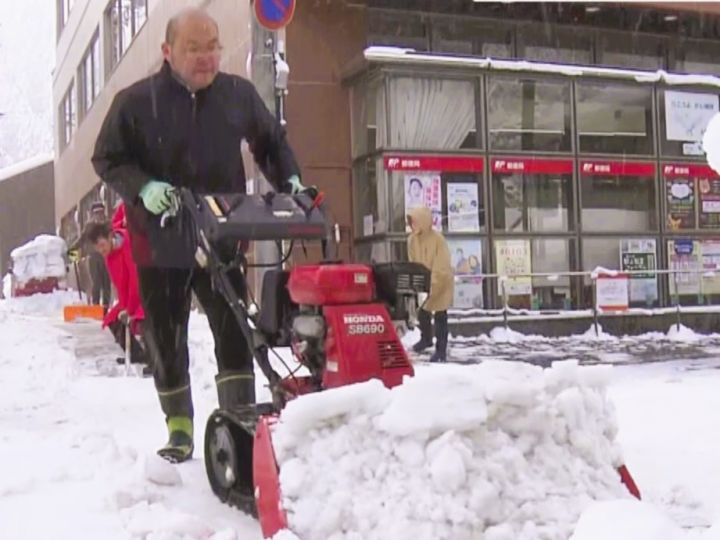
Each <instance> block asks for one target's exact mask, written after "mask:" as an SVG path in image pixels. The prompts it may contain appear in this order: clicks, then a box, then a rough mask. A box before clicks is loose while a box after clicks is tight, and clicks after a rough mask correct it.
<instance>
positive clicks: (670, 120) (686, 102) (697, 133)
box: [665, 90, 718, 141]
mask: <svg viewBox="0 0 720 540" xmlns="http://www.w3.org/2000/svg"><path fill="white" fill-rule="evenodd" d="M717 112H718V96H717V95H716V94H698V93H696V92H676V91H672V90H666V91H665V119H666V122H665V136H666V138H667V140H668V141H700V140H702V136H703V134H704V133H705V128H706V127H707V125H708V122H710V119H711V118H712V117H713V116H714V115H715V113H717Z"/></svg>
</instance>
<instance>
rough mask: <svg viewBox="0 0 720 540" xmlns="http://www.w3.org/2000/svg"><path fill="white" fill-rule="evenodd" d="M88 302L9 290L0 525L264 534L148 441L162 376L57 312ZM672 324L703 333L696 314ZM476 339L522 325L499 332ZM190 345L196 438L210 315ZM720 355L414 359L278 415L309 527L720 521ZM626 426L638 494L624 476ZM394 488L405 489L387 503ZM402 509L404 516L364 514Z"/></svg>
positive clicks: (193, 470)
mask: <svg viewBox="0 0 720 540" xmlns="http://www.w3.org/2000/svg"><path fill="white" fill-rule="evenodd" d="M75 301H77V296H76V295H73V294H72V293H56V294H54V295H51V296H37V297H31V298H20V299H11V300H4V301H0V381H2V382H3V391H2V392H0V538H2V539H23V540H24V539H36V538H37V539H65V538H67V539H73V540H77V539H79V538H118V539H126V538H142V539H146V540H159V539H162V540H169V539H214V540H231V539H250V540H252V539H259V538H261V534H260V530H259V527H258V525H257V523H256V522H255V521H254V520H252V519H250V518H249V517H247V516H245V515H243V514H242V513H240V512H238V511H237V510H235V509H232V508H229V507H226V506H224V505H222V504H221V503H219V502H218V501H217V500H216V499H215V497H214V496H213V495H212V493H211V491H210V488H209V486H208V483H207V479H206V477H205V471H204V466H203V462H202V455H201V453H202V449H201V448H198V452H197V455H196V459H194V460H193V461H192V462H190V463H185V464H182V465H179V466H171V465H167V464H165V463H164V462H161V461H159V460H158V459H157V458H156V457H155V455H154V452H155V450H156V448H158V446H160V445H161V444H162V443H163V442H164V425H163V419H162V416H161V413H160V410H159V406H158V404H157V397H156V395H155V392H154V389H153V384H152V380H151V379H146V378H140V377H132V376H131V377H127V376H125V375H124V373H123V370H122V368H121V367H120V366H118V365H117V364H116V362H115V356H117V353H118V350H117V349H115V345H114V344H113V343H112V340H111V338H110V336H109V334H107V333H103V332H101V331H100V329H99V328H98V326H97V323H93V322H80V323H75V324H71V325H68V324H65V323H63V322H62V321H61V306H62V305H63V304H66V303H71V302H75ZM660 337H661V336H655V339H659V338H660ZM411 338H412V336H409V337H408V339H411ZM668 338H670V339H675V340H676V341H677V340H681V341H690V340H695V342H696V343H697V342H698V340H700V343H702V339H701V338H699V337H698V336H695V335H693V334H691V333H690V332H688V331H686V330H682V331H681V332H680V333H679V334H678V333H677V332H675V333H671V334H670V336H666V337H665V339H668ZM478 339H482V340H485V339H487V340H491V341H492V340H495V342H496V343H497V344H500V343H505V345H506V346H507V345H508V344H509V341H512V340H515V341H516V342H517V343H518V344H522V343H523V341H524V340H523V338H522V337H519V336H515V335H513V334H508V333H507V332H504V331H503V330H497V331H496V332H494V333H493V335H491V336H487V337H483V338H478ZM531 339H532V338H531ZM535 339H539V338H535ZM575 340H576V341H578V342H583V341H584V342H586V343H588V344H590V345H592V344H593V343H594V342H593V341H592V338H591V337H590V336H585V337H576V338H575ZM595 343H597V342H595ZM456 345H458V346H459V342H456ZM465 345H467V346H470V345H471V344H470V343H466V344H465ZM190 348H191V356H192V368H191V375H192V379H193V392H194V397H195V403H196V415H197V416H196V417H197V425H196V432H197V434H196V444H197V445H199V446H201V441H202V431H203V428H204V425H203V423H204V422H203V420H204V418H206V417H207V415H208V413H209V412H210V411H211V409H212V407H213V406H214V404H215V400H216V397H215V388H214V381H213V375H214V373H215V365H214V360H213V355H212V339H211V335H210V332H209V329H208V328H207V324H206V322H205V321H204V319H203V318H202V317H201V316H196V315H193V317H192V320H191V329H190ZM464 354H466V355H468V356H469V355H471V354H472V352H471V349H470V348H465V349H464ZM719 367H720V359H718V360H715V359H714V358H703V359H699V360H681V361H667V362H663V363H652V364H630V365H625V364H623V365H615V366H594V367H578V366H576V365H575V364H573V363H572V362H565V363H562V364H556V365H555V366H554V367H553V368H550V369H544V370H543V369H542V368H540V367H537V366H532V365H528V364H525V363H515V362H484V363H482V364H480V365H470V366H466V365H449V366H427V365H418V369H417V371H418V376H417V377H416V380H414V381H412V384H406V385H404V386H402V387H399V388H398V389H395V390H393V391H387V390H385V389H384V388H382V387H380V386H379V385H377V384H374V383H366V384H365V385H357V386H355V387H352V388H345V389H340V390H338V391H333V392H327V393H325V394H323V395H316V396H308V398H309V399H305V398H302V399H301V400H298V401H297V402H296V403H294V404H293V406H292V407H290V408H288V414H287V415H285V416H284V417H283V419H282V422H281V424H280V426H279V427H278V431H277V433H276V435H277V437H278V446H279V456H280V460H281V461H282V462H283V464H284V466H283V469H282V474H283V485H284V488H285V491H286V497H287V499H286V501H285V502H286V506H287V507H288V509H289V511H290V512H289V513H290V522H291V524H292V525H294V526H295V527H296V529H302V530H303V532H304V533H305V535H304V536H302V538H303V539H304V540H307V539H309V538H332V539H338V540H339V539H348V540H349V539H351V538H352V539H360V538H374V537H377V538H380V537H382V538H399V539H401V538H407V537H409V535H412V537H413V538H414V539H415V538H417V539H422V538H463V537H464V538H478V539H482V540H505V539H507V540H511V539H513V540H514V539H517V538H525V539H528V540H529V539H538V540H541V539H548V540H549V539H555V538H565V537H567V535H568V534H571V531H573V529H575V531H574V533H572V536H571V538H572V539H573V540H596V539H598V540H599V539H603V540H606V539H609V538H613V539H618V540H623V539H626V540H630V539H632V540H650V539H653V540H655V539H657V540H673V539H675V538H677V539H697V538H701V539H702V540H710V539H718V538H720V528H719V527H713V528H710V525H712V524H713V523H715V522H716V521H718V519H719V518H720V481H718V479H719V478H720V461H719V460H718V459H717V456H718V455H720V429H718V428H717V426H716V423H715V422H714V420H713V419H714V413H715V411H717V410H719V409H720V394H719V393H718V392H717V391H716V389H717V387H718V385H720V371H719V370H718V369H717V368H719ZM260 385H261V381H260V380H258V386H259V388H258V390H259V391H260V390H263V389H262V388H260ZM303 400H305V401H303ZM613 409H614V410H615V414H613ZM409 410H412V411H414V412H415V414H408V411H409ZM531 412H532V413H533V414H534V416H532V417H529V416H528V414H529V413H531ZM343 419H344V421H343ZM333 422H334V425H335V428H333V429H330V428H329V427H328V426H331V425H333ZM476 426H477V427H476ZM616 429H617V437H615V430H616ZM298 432H301V433H303V434H304V433H307V434H308V437H299V438H298V437H297V433H298ZM563 441H564V442H563ZM328 442H330V443H331V444H332V446H327V444H328ZM616 443H619V448H620V449H621V451H622V455H623V457H624V461H625V463H627V465H628V467H629V469H630V471H631V472H632V474H633V475H634V477H635V479H636V481H637V482H638V485H639V487H640V489H641V491H642V493H643V503H639V502H637V501H634V500H633V499H631V498H629V497H628V496H627V494H626V492H625V491H624V490H623V489H622V486H621V485H620V484H619V482H618V481H617V478H615V476H614V475H613V474H611V473H612V472H613V471H612V469H609V466H610V464H612V463H613V459H614V457H615V452H616ZM323 451H324V454H323V457H322V460H321V459H320V457H319V456H320V455H321V453H322V452H323ZM308 456H310V457H313V456H317V458H318V461H316V460H315V459H308ZM333 456H334V458H335V459H336V465H330V463H329V462H328V460H330V459H331V457H333ZM323 460H324V462H323V467H320V466H319V465H318V463H319V462H322V461H323ZM362 460H364V461H362ZM553 467H555V468H556V469H555V470H553V469H552V468H553ZM323 470H325V471H328V472H331V473H332V476H322V474H321V472H322V471H323ZM608 471H610V472H608ZM308 474H309V475H310V476H309V478H312V481H308ZM348 478H355V479H356V480H357V481H356V482H355V483H354V484H350V485H348V484H347V480H348ZM571 478H572V479H574V480H575V481H574V482H571V481H570V479H571ZM343 482H345V483H343ZM468 486H469V489H466V488H468ZM323 490H326V491H323ZM327 490H330V491H327ZM333 490H335V491H334V492H333ZM322 493H324V494H325V496H326V498H325V499H324V500H322V499H319V497H321V496H323V495H321V494H322ZM393 497H396V498H395V499H393ZM593 498H598V499H602V501H601V502H598V503H593V502H592V499H593ZM319 500H322V501H323V504H319V505H318V501H319ZM394 500H395V501H396V500H403V501H404V503H403V504H402V505H398V506H396V507H394V508H390V507H388V506H387V505H386V506H383V504H382V501H394ZM560 502H562V503H564V504H560ZM347 509H353V510H352V512H349V511H348V510H347ZM348 512H349V513H348ZM498 516H501V518H502V519H501V520H498ZM321 517H322V518H323V519H324V521H323V520H321V519H319V518H321ZM578 517H579V523H578V524H577V527H576V526H575V521H576V520H577V519H578ZM316 518H318V519H316ZM392 523H397V524H401V525H398V527H397V529H395V530H392V531H386V532H385V535H382V534H379V533H378V531H377V530H374V531H371V528H372V527H378V526H380V525H382V526H383V527H387V526H390V525H389V524H392ZM475 526H477V527H479V528H477V529H473V527H475ZM318 527H319V529H318ZM313 528H316V529H317V530H315V531H314V532H313ZM480 530H484V533H483V535H481V534H480V532H479V531H480ZM318 531H319V532H318ZM368 531H370V532H368ZM428 531H430V532H428ZM296 532H299V530H296ZM463 534H465V536H463ZM287 536H289V535H287Z"/></svg>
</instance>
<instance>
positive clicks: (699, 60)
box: [673, 40, 720, 75]
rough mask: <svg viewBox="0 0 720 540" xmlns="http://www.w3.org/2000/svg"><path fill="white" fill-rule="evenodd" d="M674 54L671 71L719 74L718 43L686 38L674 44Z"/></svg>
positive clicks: (719, 56)
mask: <svg viewBox="0 0 720 540" xmlns="http://www.w3.org/2000/svg"><path fill="white" fill-rule="evenodd" d="M674 51H675V54H676V58H675V65H674V66H673V71H679V72H683V73H700V74H710V75H720V63H718V58H720V43H718V42H717V41H710V40H704V41H695V40H688V41H685V42H681V43H678V44H676V45H675V46H674Z"/></svg>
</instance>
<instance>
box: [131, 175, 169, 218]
mask: <svg viewBox="0 0 720 540" xmlns="http://www.w3.org/2000/svg"><path fill="white" fill-rule="evenodd" d="M173 189H175V188H173V187H172V186H171V185H170V184H168V183H167V182H161V181H159V180H150V181H149V182H148V183H147V184H145V185H144V186H143V187H142V189H141V190H140V198H141V199H142V202H143V204H144V205H145V208H147V210H148V212H152V213H153V214H155V215H158V214H162V213H163V212H164V211H165V210H167V209H168V208H170V205H171V199H170V194H171V193H172V191H173Z"/></svg>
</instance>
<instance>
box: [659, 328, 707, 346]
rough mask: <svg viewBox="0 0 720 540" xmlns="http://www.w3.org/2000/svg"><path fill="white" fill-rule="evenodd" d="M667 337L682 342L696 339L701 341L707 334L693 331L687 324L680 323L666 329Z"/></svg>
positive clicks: (694, 341)
mask: <svg viewBox="0 0 720 540" xmlns="http://www.w3.org/2000/svg"><path fill="white" fill-rule="evenodd" d="M666 337H667V339H669V340H670V341H680V342H683V343H696V342H698V341H702V340H703V339H705V338H707V337H708V336H703V335H702V334H698V333H697V332H695V331H694V330H693V329H692V328H688V327H687V326H685V325H683V324H681V325H679V326H678V325H677V324H673V325H672V326H671V327H670V329H669V330H668V331H667V336H666Z"/></svg>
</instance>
